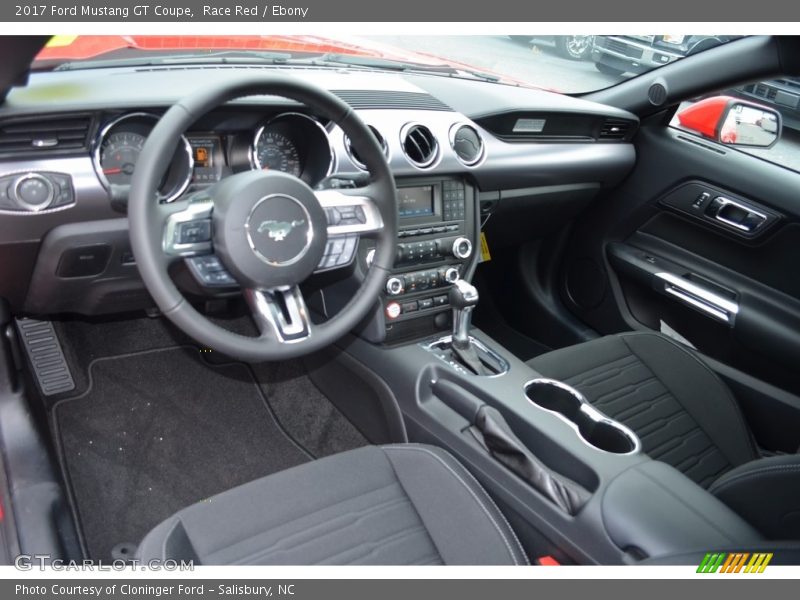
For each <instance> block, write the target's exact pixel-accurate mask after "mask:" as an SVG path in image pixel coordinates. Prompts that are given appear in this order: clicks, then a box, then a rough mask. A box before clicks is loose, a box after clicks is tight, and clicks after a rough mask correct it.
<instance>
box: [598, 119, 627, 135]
mask: <svg viewBox="0 0 800 600" xmlns="http://www.w3.org/2000/svg"><path fill="white" fill-rule="evenodd" d="M632 126H633V123H632V122H631V121H626V120H624V119H606V120H605V121H603V126H602V127H601V128H600V133H599V134H598V136H597V139H600V140H624V139H625V138H626V137H627V136H628V134H629V133H630V132H631V129H632Z"/></svg>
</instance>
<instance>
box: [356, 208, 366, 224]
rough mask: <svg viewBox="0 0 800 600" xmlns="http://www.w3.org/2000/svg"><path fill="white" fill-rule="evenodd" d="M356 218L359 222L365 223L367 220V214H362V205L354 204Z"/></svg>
mask: <svg viewBox="0 0 800 600" xmlns="http://www.w3.org/2000/svg"><path fill="white" fill-rule="evenodd" d="M355 213H356V219H357V220H358V222H359V223H362V224H363V223H366V222H367V215H366V214H364V207H363V206H356V208H355Z"/></svg>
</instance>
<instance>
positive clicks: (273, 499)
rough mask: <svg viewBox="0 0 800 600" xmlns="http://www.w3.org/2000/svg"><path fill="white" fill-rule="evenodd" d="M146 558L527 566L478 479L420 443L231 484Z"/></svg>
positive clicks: (170, 528) (172, 528)
mask: <svg viewBox="0 0 800 600" xmlns="http://www.w3.org/2000/svg"><path fill="white" fill-rule="evenodd" d="M137 554H138V557H139V558H140V559H142V560H149V559H176V560H180V559H183V560H194V561H195V564H207V565H235V564H242V565H264V564H296V565H308V564H380V565H397V564H461V565H472V564H476V565H477V564H486V565H522V564H527V559H526V557H525V553H524V551H523V549H522V547H521V546H520V543H519V541H518V540H517V538H516V536H515V534H514V532H513V531H512V529H511V527H510V526H509V525H508V523H507V521H506V520H505V518H504V517H503V515H502V513H501V512H500V511H499V510H498V508H497V507H496V506H495V504H494V502H493V501H492V500H491V498H490V497H489V496H488V494H487V493H486V491H485V490H484V489H483V488H482V487H481V486H480V485H479V484H478V482H477V481H476V480H475V479H474V478H473V477H472V475H471V474H470V473H469V472H468V471H467V470H466V469H465V468H464V467H463V466H462V465H461V464H460V463H458V462H457V461H456V460H455V459H454V458H453V457H452V456H450V455H449V454H448V453H446V452H444V451H442V450H441V449H438V448H434V447H431V446H425V445H418V444H398V445H393V446H383V447H377V446H367V447H364V448H358V449H356V450H351V451H349V452H344V453H342V454H337V455H334V456H330V457H327V458H323V459H320V460H315V461H312V462H310V463H306V464H303V465H300V466H297V467H294V468H292V469H288V470H286V471H282V472H279V473H275V474H273V475H270V476H268V477H264V478H262V479H258V480H255V481H252V482H250V483H247V484H245V485H242V486H239V487H236V488H234V489H231V490H228V491H226V492H223V493H221V494H218V495H216V496H213V497H212V498H209V499H208V500H206V501H203V502H199V503H197V504H194V505H192V506H190V507H188V508H185V509H183V510H181V511H179V512H178V513H176V514H175V515H173V516H172V517H170V518H169V519H167V520H166V521H164V522H162V523H161V524H160V525H158V526H156V527H155V528H154V529H153V530H152V531H151V532H150V533H149V534H147V536H146V537H145V539H144V540H143V541H142V543H141V544H140V546H139V549H138V551H137Z"/></svg>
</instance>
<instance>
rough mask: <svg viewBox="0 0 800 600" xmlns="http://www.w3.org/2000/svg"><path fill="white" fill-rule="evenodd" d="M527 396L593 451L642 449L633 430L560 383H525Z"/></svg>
mask: <svg viewBox="0 0 800 600" xmlns="http://www.w3.org/2000/svg"><path fill="white" fill-rule="evenodd" d="M525 395H526V396H527V398H528V400H529V401H530V402H532V403H533V404H535V405H536V406H538V407H540V408H543V409H544V410H547V411H550V412H552V413H555V414H556V415H558V416H559V417H561V418H562V419H563V420H565V421H566V422H567V423H568V424H569V425H571V426H572V428H573V429H575V430H576V431H577V432H578V435H580V437H581V438H582V439H583V441H585V442H586V443H587V444H589V445H590V446H592V447H593V448H597V449H598V450H602V451H604V452H610V453H612V454H633V453H635V452H637V451H638V450H639V448H640V447H641V443H640V442H639V438H638V437H637V436H636V434H635V433H633V431H631V430H630V429H628V428H627V427H625V426H624V425H622V424H621V423H618V422H617V421H614V420H612V419H609V418H608V417H607V416H605V415H604V414H603V413H601V412H600V411H599V410H597V409H596V408H594V407H593V406H592V405H591V404H589V403H588V402H587V401H586V398H584V397H583V394H581V393H580V392H579V391H578V390H576V389H575V388H573V387H570V386H569V385H567V384H565V383H562V382H561V381H556V380H555V379H534V380H533V381H529V382H528V383H526V384H525Z"/></svg>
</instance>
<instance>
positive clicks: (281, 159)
mask: <svg viewBox="0 0 800 600" xmlns="http://www.w3.org/2000/svg"><path fill="white" fill-rule="evenodd" d="M254 157H255V162H256V166H257V167H258V168H259V169H272V170H275V171H283V172H284V173H289V174H290V175H294V176H295V177H300V173H301V171H302V168H301V165H300V153H299V152H298V151H297V146H295V145H294V142H292V140H290V139H289V138H288V137H287V136H285V135H283V134H282V133H278V132H275V131H267V130H266V129H264V130H263V131H262V132H261V135H259V136H258V140H256V147H255V153H254Z"/></svg>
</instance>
